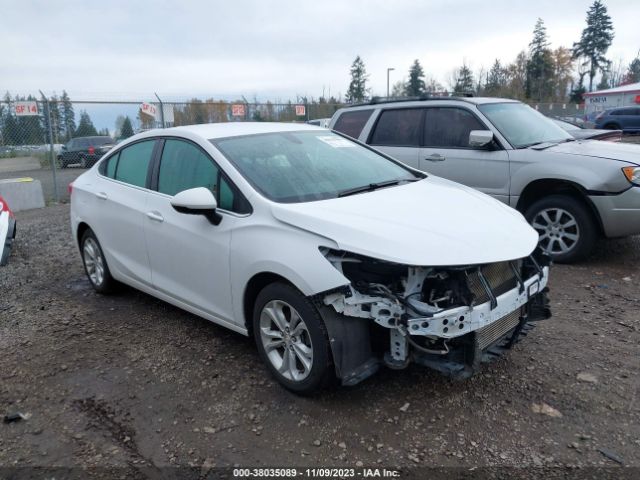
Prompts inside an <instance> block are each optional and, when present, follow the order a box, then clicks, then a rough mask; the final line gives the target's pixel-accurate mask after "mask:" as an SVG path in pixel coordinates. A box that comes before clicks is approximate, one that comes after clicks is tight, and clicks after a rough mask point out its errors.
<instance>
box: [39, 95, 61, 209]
mask: <svg viewBox="0 0 640 480" xmlns="http://www.w3.org/2000/svg"><path fill="white" fill-rule="evenodd" d="M38 91H39V92H40V95H42V102H43V104H44V114H45V115H46V116H47V125H48V126H49V161H50V162H51V175H52V176H53V198H54V199H55V200H56V202H59V201H60V197H59V196H58V180H57V178H56V161H55V158H54V155H53V128H51V109H50V108H49V100H47V97H45V96H44V93H42V90H38Z"/></svg>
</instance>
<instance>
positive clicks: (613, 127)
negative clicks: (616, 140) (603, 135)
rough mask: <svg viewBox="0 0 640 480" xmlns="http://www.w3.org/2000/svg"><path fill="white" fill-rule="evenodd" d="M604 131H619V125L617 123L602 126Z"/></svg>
mask: <svg viewBox="0 0 640 480" xmlns="http://www.w3.org/2000/svg"><path fill="white" fill-rule="evenodd" d="M604 129H605V130H620V125H618V124H617V123H613V122H609V123H606V124H605V125H604Z"/></svg>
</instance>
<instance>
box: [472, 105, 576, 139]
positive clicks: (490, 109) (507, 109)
mask: <svg viewBox="0 0 640 480" xmlns="http://www.w3.org/2000/svg"><path fill="white" fill-rule="evenodd" d="M478 108H479V109H480V111H481V112H482V113H484V114H485V116H486V117H487V118H488V119H489V120H490V121H491V123H493V124H494V125H495V127H496V128H497V129H498V130H499V131H500V133H501V134H502V135H503V136H504V137H505V138H506V139H507V141H508V142H509V143H510V144H511V145H512V146H513V147H514V148H525V147H529V146H531V145H536V144H538V143H545V142H552V143H557V142H563V141H567V140H573V137H572V136H571V135H569V134H568V133H567V132H565V131H564V130H563V129H562V128H560V127H559V126H558V125H556V124H555V123H553V120H551V119H549V118H547V117H545V116H544V115H542V114H541V113H539V112H537V111H536V110H534V109H533V108H531V107H529V106H528V105H525V104H523V103H488V104H486V105H479V106H478Z"/></svg>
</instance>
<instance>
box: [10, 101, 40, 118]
mask: <svg viewBox="0 0 640 480" xmlns="http://www.w3.org/2000/svg"><path fill="white" fill-rule="evenodd" d="M13 111H14V113H15V114H16V116H18V117H28V116H30V115H39V112H38V102H16V103H15V104H14V106H13Z"/></svg>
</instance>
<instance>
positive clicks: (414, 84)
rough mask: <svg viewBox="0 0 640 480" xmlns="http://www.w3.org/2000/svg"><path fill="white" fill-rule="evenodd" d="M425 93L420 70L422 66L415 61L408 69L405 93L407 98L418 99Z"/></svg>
mask: <svg viewBox="0 0 640 480" xmlns="http://www.w3.org/2000/svg"><path fill="white" fill-rule="evenodd" d="M425 92H426V86H425V83H424V70H422V65H420V62H419V61H418V60H417V59H416V60H415V61H414V62H413V65H411V68H410V69H409V80H408V81H407V85H406V86H405V93H406V95H407V96H408V97H419V96H421V95H424V94H425Z"/></svg>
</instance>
